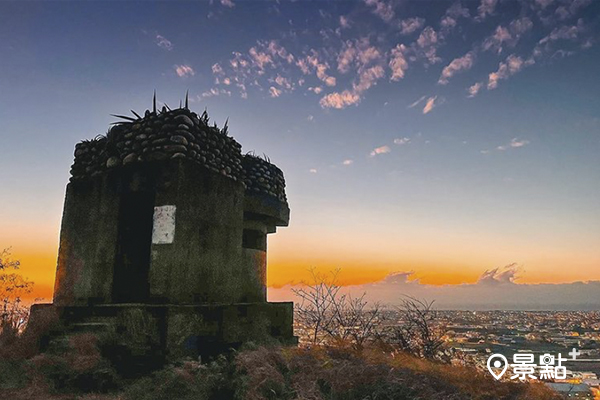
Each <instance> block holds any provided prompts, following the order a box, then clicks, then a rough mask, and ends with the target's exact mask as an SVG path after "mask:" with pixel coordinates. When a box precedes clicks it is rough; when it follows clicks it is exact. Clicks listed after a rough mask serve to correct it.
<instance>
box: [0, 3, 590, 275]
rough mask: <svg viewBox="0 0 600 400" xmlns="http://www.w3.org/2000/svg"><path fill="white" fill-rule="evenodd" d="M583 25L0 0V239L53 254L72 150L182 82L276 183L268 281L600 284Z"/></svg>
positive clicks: (436, 11) (543, 19)
mask: <svg viewBox="0 0 600 400" xmlns="http://www.w3.org/2000/svg"><path fill="white" fill-rule="evenodd" d="M599 22H600V3H598V2H592V1H586V0H576V1H563V0H537V1H533V0H532V1H493V0H484V1H469V2H462V3H461V2H454V1H448V2H446V1H437V2H429V1H418V2H409V1H387V0H367V1H344V2H324V1H318V2H308V1H297V2H291V3H290V2H269V1H235V0H233V1H231V0H223V1H213V2H168V3H165V2H78V3H75V2H44V3H38V2H2V3H0V149H2V156H1V157H0V184H1V185H2V188H4V190H2V192H1V193H0V203H1V204H2V208H1V209H0V220H2V221H3V222H2V226H1V229H0V241H1V242H2V244H4V243H6V246H7V245H11V244H12V245H13V246H14V250H15V251H16V252H17V253H18V252H19V251H21V252H22V254H23V256H24V257H27V254H29V253H32V252H36V251H37V250H35V249H40V250H39V253H44V254H47V257H46V260H51V259H52V257H55V253H53V252H55V250H56V249H55V248H56V245H57V237H58V229H59V224H60V216H61V211H62V201H63V195H64V186H65V184H66V183H67V180H68V171H69V166H70V164H71V163H72V152H73V147H74V144H75V143H76V142H77V141H79V140H82V139H85V138H91V137H94V136H95V135H97V134H102V133H105V132H106V130H107V128H108V125H109V123H111V122H113V121H114V118H113V117H111V116H110V114H113V113H115V114H124V113H127V112H128V110H130V109H133V110H136V111H138V112H140V111H143V110H144V109H146V108H149V107H150V105H151V97H152V92H153V90H155V89H156V90H157V93H158V99H159V101H164V102H167V103H168V104H169V105H171V106H176V105H177V104H178V102H179V100H180V99H181V98H183V96H184V95H185V92H186V90H188V89H189V92H190V97H191V99H192V103H191V108H193V109H196V110H197V111H201V110H203V109H204V108H208V111H209V114H210V115H211V117H212V118H213V119H214V120H216V121H217V122H218V123H219V124H222V123H223V122H224V120H225V119H226V118H227V117H229V126H230V133H231V135H232V136H234V137H235V138H236V139H237V140H238V141H239V142H240V143H242V145H243V146H244V151H251V150H255V151H256V152H257V153H259V154H262V153H265V154H266V155H268V156H269V157H270V158H271V160H272V161H273V162H275V163H276V164H278V165H279V166H280V167H281V168H282V169H283V170H284V172H285V174H286V179H287V182H288V198H289V201H290V205H291V208H292V221H291V226H290V227H289V228H287V229H285V230H281V231H280V232H279V233H278V234H277V235H276V236H274V237H273V238H272V239H271V242H270V252H271V253H270V263H271V264H270V265H271V267H270V271H273V272H270V274H271V275H270V277H269V279H270V282H271V283H273V284H276V285H277V284H283V283H284V282H285V281H286V279H288V277H289V280H294V279H297V278H298V276H300V275H301V271H302V270H305V269H306V268H308V267H309V266H316V267H318V268H330V267H333V266H337V267H341V268H342V269H344V268H346V269H347V271H349V272H348V274H349V277H348V278H347V279H348V280H349V281H353V282H354V281H359V282H360V281H369V280H374V279H376V278H377V279H378V278H381V277H383V276H385V275H386V274H387V273H391V272H394V271H400V270H401V271H407V270H411V271H416V276H419V277H421V278H423V279H424V281H425V282H430V283H446V282H447V283H459V282H473V281H475V280H476V279H477V276H479V274H480V273H481V272H483V271H484V270H486V269H491V268H494V267H498V266H502V265H508V264H511V263H513V262H516V263H519V264H520V265H523V273H522V279H523V280H525V281H532V282H544V281H550V282H568V281H573V280H580V279H600V272H598V271H600V269H599V268H598V266H599V264H600V250H599V249H598V248H597V243H598V242H599V241H600V215H599V213H598V206H597V205H598V204H599V200H600V186H599V185H598V181H599V178H600V162H599V161H598V152H599V150H600V134H599V132H600V115H599V109H600V108H599V106H600V100H599V97H598V93H600V79H599V78H598V65H599V61H600V52H599V50H598V48H599V46H598V40H599V38H600V35H599V29H600V27H599ZM19 249H21V250H19ZM49 264H51V263H50V262H49V261H46V262H42V263H41V264H40V265H39V266H37V267H35V268H37V269H36V272H35V274H38V272H39V276H42V275H43V274H46V275H44V276H47V277H48V278H47V279H48V281H51V279H52V277H53V273H54V270H53V268H54V266H53V265H49ZM40 271H45V272H43V273H42V272H40ZM48 271H49V272H48ZM286 274H287V275H286ZM350 275H352V276H355V277H357V278H356V279H354V280H353V279H352V277H351V276H350ZM40 279H41V280H43V279H42V278H40ZM44 279H45V278H44Z"/></svg>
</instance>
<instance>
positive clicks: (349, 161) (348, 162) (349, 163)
mask: <svg viewBox="0 0 600 400" xmlns="http://www.w3.org/2000/svg"><path fill="white" fill-rule="evenodd" d="M353 163H354V160H350V159H347V160H344V161H342V165H352V164H353Z"/></svg>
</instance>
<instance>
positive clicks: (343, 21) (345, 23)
mask: <svg viewBox="0 0 600 400" xmlns="http://www.w3.org/2000/svg"><path fill="white" fill-rule="evenodd" d="M351 25H352V22H351V21H350V18H348V17H346V16H344V15H341V16H340V27H341V28H343V29H348V28H350V26H351Z"/></svg>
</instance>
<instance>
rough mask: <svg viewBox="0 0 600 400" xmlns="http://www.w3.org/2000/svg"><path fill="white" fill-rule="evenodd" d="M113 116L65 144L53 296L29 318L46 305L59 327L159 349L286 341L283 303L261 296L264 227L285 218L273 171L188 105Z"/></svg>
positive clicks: (288, 323)
mask: <svg viewBox="0 0 600 400" xmlns="http://www.w3.org/2000/svg"><path fill="white" fill-rule="evenodd" d="M186 103H187V101H186ZM122 118H123V119H124V121H123V122H119V123H116V124H115V125H114V126H113V127H112V128H111V129H110V130H109V131H108V133H107V135H106V136H101V137H97V138H95V139H94V140H87V141H83V142H81V143H78V144H77V145H76V147H75V161H74V163H73V166H72V168H71V179H70V182H69V184H68V185H67V190H66V197H65V205H64V211H63V219H62V227H61V234H60V250H59V256H58V266H57V271H56V283H55V295H54V303H53V304H51V305H37V306H36V307H34V309H33V310H32V318H35V313H36V312H41V311H43V310H46V311H47V310H48V309H52V310H53V311H54V312H57V313H58V314H59V315H60V318H61V321H62V322H63V323H64V325H65V327H66V330H67V332H69V331H81V330H92V331H106V330H107V331H110V332H113V333H117V334H118V335H119V337H120V338H121V339H122V342H123V348H124V349H126V351H127V352H129V353H131V354H138V355H144V354H149V353H153V354H158V355H159V356H163V357H167V358H169V357H179V356H182V355H191V356H196V355H202V354H211V353H212V354H214V353H218V352H220V351H223V349H225V348H228V347H232V346H233V347H235V346H237V345H239V344H240V343H242V342H244V341H247V340H253V339H255V338H258V337H259V336H261V335H263V336H264V335H267V336H270V337H274V338H276V339H279V340H281V341H282V342H293V341H294V337H293V330H292V322H293V304H292V303H289V302H283V303H269V302H267V301H266V300H267V298H266V268H267V265H266V260H267V235H268V234H270V233H274V232H275V231H276V229H277V227H280V226H287V225H288V222H289V207H288V204H287V199H286V195H285V181H284V177H283V173H282V172H281V170H280V169H279V168H277V167H276V166H275V165H274V164H272V163H270V162H269V161H268V160H265V159H262V158H259V157H255V156H253V155H250V154H247V155H243V154H242V153H241V145H240V144H239V143H238V142H236V141H235V140H234V139H233V138H232V137H230V136H229V135H228V133H227V125H225V127H224V128H223V129H219V128H218V127H217V126H216V125H213V126H211V125H209V120H208V116H207V114H206V112H205V113H204V114H202V115H201V116H199V115H197V114H196V113H194V112H192V111H190V110H189V109H188V108H187V104H186V106H185V107H181V108H179V109H175V110H169V109H167V108H166V107H163V109H162V110H160V111H159V110H156V107H154V110H153V111H152V112H150V111H146V113H145V115H144V117H141V116H139V115H137V114H136V117H131V118H130V117H122ZM63 333H64V332H63Z"/></svg>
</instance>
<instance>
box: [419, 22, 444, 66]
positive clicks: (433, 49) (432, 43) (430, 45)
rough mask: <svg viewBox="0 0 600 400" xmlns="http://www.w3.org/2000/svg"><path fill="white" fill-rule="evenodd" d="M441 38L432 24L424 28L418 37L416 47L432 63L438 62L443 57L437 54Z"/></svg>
mask: <svg viewBox="0 0 600 400" xmlns="http://www.w3.org/2000/svg"><path fill="white" fill-rule="evenodd" d="M438 46H439V38H438V34H437V32H436V31H435V30H434V29H433V28H432V27H430V26H428V27H427V28H425V29H423V31H422V32H421V34H420V35H419V38H418V39H417V42H416V46H415V48H416V49H418V52H419V53H421V56H422V57H424V58H425V59H426V60H427V61H428V62H429V63H430V64H436V63H438V62H440V61H442V59H441V58H440V57H438V55H437V49H438Z"/></svg>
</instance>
